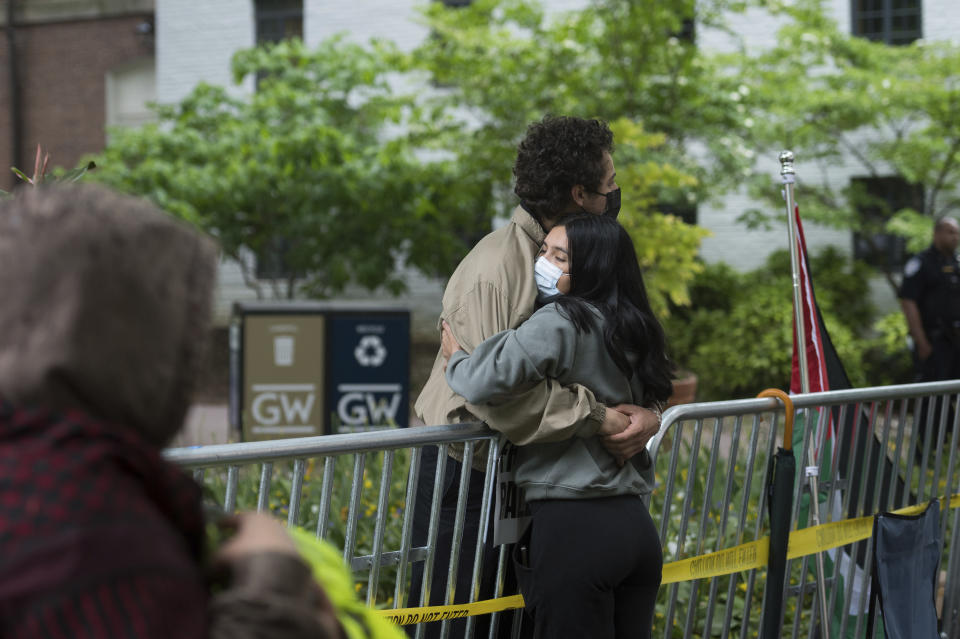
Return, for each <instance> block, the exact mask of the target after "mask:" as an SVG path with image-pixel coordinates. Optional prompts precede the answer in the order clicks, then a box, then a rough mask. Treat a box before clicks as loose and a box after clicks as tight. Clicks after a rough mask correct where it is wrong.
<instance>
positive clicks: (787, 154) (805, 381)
mask: <svg viewBox="0 0 960 639" xmlns="http://www.w3.org/2000/svg"><path fill="white" fill-rule="evenodd" d="M779 159H780V179H781V180H782V182H783V199H784V200H785V201H786V205H787V235H788V239H789V244H790V272H791V274H792V276H793V322H794V327H795V329H796V336H797V339H799V340H800V347H799V348H798V353H797V362H798V363H799V365H800V392H802V393H809V392H810V374H809V372H808V365H807V332H806V326H805V321H804V317H803V297H802V295H801V292H800V252H799V251H798V250H797V221H796V217H795V215H796V214H795V211H796V204H795V203H794V198H793V188H794V183H795V182H796V171H795V170H794V168H793V160H794V156H793V152H792V151H782V152H781V153H780V157H779ZM807 413H808V414H807V415H804V417H805V419H804V424H805V425H806V427H807V428H809V427H810V419H809V417H810V416H809V411H807ZM813 454H814V453H813V447H812V446H808V447H807V466H806V468H805V469H804V470H805V475H806V477H807V483H808V484H809V487H810V505H811V512H812V514H813V525H814V526H819V525H820V488H819V474H820V469H819V467H818V466H817V465H816V461H815V460H814V458H813ZM816 562H817V581H818V584H817V585H818V594H819V599H820V617H821V620H822V621H821V628H822V636H823V638H824V639H830V616H829V614H828V613H827V582H826V570H825V569H824V565H823V553H820V552H818V553H817V557H816ZM802 590H803V589H802V588H801V592H802Z"/></svg>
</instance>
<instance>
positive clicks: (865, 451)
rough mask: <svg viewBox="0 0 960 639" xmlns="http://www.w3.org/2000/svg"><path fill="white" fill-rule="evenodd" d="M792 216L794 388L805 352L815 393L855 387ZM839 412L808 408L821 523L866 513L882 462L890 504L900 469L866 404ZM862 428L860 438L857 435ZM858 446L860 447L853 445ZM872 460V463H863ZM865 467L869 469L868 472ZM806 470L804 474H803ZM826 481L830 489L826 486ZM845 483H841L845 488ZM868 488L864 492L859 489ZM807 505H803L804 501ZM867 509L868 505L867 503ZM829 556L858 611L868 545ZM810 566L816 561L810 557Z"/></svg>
mask: <svg viewBox="0 0 960 639" xmlns="http://www.w3.org/2000/svg"><path fill="white" fill-rule="evenodd" d="M793 214H794V219H795V222H796V228H797V247H796V248H797V251H798V255H799V260H798V261H799V267H800V272H799V273H798V274H797V275H798V278H799V285H800V299H801V305H802V312H803V319H804V322H803V324H804V335H803V339H798V335H797V330H796V325H794V335H793V366H792V370H791V377H790V392H791V393H800V392H801V389H802V384H801V375H800V363H799V358H800V357H801V356H803V357H806V361H807V374H808V375H809V378H810V379H809V392H811V393H816V392H821V391H829V390H842V389H847V388H851V385H850V379H849V378H848V377H847V372H846V370H844V367H843V363H842V362H841V361H840V358H839V357H838V356H837V351H836V349H835V348H834V347H833V343H832V342H831V341H830V334H829V333H828V332H827V328H826V325H825V324H824V321H823V315H822V314H821V313H820V308H819V307H818V306H817V301H816V296H815V294H814V288H813V279H812V276H811V273H810V261H809V259H808V256H807V247H806V240H805V238H804V234H803V224H802V223H801V221H800V208H799V206H797V207H795V208H794V211H793ZM840 415H841V411H840V408H839V407H835V408H833V409H831V410H828V411H820V412H819V413H817V412H815V411H811V412H810V419H811V421H814V420H815V427H816V430H815V432H814V433H813V441H812V446H813V451H814V456H813V459H814V463H816V464H817V466H818V467H819V470H820V473H819V477H820V487H821V490H820V495H819V501H820V503H821V506H820V517H821V520H822V521H823V522H826V521H837V520H841V519H846V518H851V517H858V516H861V515H863V514H867V513H860V512H857V510H858V507H859V505H860V504H868V505H870V504H873V503H874V498H875V491H876V490H877V488H878V486H877V483H876V482H874V481H869V480H868V478H875V477H878V472H877V471H878V470H879V469H878V468H877V465H878V464H881V463H882V464H884V468H883V469H882V470H880V473H881V475H879V476H882V477H883V481H881V482H878V483H879V489H880V491H881V492H880V495H879V502H878V503H880V504H884V503H888V502H887V495H888V493H889V486H890V481H889V478H890V477H891V476H892V475H893V474H896V468H895V467H894V466H893V464H891V463H890V461H889V460H888V459H887V456H886V455H885V454H884V451H883V450H882V449H881V445H880V442H879V441H877V438H876V437H874V436H873V433H872V432H870V420H869V415H868V413H867V407H864V406H861V405H859V404H856V405H849V406H847V409H846V411H845V413H844V418H843V423H840ZM804 429H805V424H804V421H803V419H802V416H800V417H799V418H798V420H797V422H796V427H795V429H794V448H795V450H797V451H801V450H803V441H804ZM858 432H859V434H860V437H856V435H857V433H858ZM854 446H856V448H857V450H852V449H853V447H854ZM867 460H869V464H868V466H869V467H868V468H866V469H864V465H865V463H866V462H867ZM807 461H808V460H806V459H801V460H799V463H798V464H797V467H798V469H800V468H803V467H804V466H806V465H807ZM864 470H866V472H864ZM802 478H803V475H802V473H801V479H802ZM824 486H827V488H824ZM841 487H843V488H842V489H841ZM842 490H846V491H850V494H849V495H847V497H848V498H849V504H850V506H849V508H848V512H847V513H843V512H841V510H840V508H841V506H840V504H842V503H843V497H844V495H843V494H842ZM904 490H905V486H904V483H903V480H902V479H901V478H900V477H899V475H898V476H897V478H896V482H895V486H894V491H895V493H896V494H895V500H896V501H897V502H899V501H900V498H901V496H902V494H903V491H904ZM830 492H833V493H834V494H833V497H834V499H832V500H831V499H829V498H830ZM861 493H865V494H861ZM801 495H803V497H802V498H801V503H802V507H801V512H800V517H799V520H798V527H801V528H802V527H806V526H808V525H812V524H813V522H812V521H809V519H810V517H809V513H808V512H806V511H808V510H809V495H808V494H803V492H802V491H801ZM803 504H805V506H804V505H803ZM828 504H832V512H827V507H828ZM868 508H869V506H868ZM827 554H828V556H829V561H825V563H826V564H827V566H826V572H827V574H828V575H829V574H831V573H833V574H834V575H835V576H836V577H839V578H840V579H843V580H844V584H843V586H845V585H846V583H845V580H847V579H851V578H852V579H853V580H854V587H853V592H852V597H851V602H850V608H849V610H848V614H853V615H856V614H858V612H859V602H860V601H861V597H860V596H859V593H860V590H861V589H862V588H867V587H868V581H869V579H868V578H867V577H866V576H865V575H864V572H863V561H864V558H865V555H866V544H865V543H861V544H860V548H859V551H858V552H857V557H856V558H852V557H850V555H849V554H848V553H846V552H844V550H843V549H842V548H838V549H835V550H831V551H828V553H827ZM810 565H811V567H812V566H813V565H814V564H813V562H812V561H811V562H810ZM840 586H841V584H835V585H834V586H833V587H831V588H828V591H827V592H828V597H829V592H830V590H831V589H832V588H836V587H840ZM845 590H846V588H845V587H844V588H842V589H841V590H839V591H837V596H836V598H835V602H834V603H835V608H834V611H833V623H831V630H833V629H835V630H836V632H831V634H830V636H831V637H835V636H837V633H838V632H839V629H840V627H841V619H842V615H843V614H844V611H843V598H844V596H843V593H844V592H845ZM846 626H847V636H849V637H852V636H853V632H854V629H855V627H856V624H855V623H853V624H851V623H847V624H846Z"/></svg>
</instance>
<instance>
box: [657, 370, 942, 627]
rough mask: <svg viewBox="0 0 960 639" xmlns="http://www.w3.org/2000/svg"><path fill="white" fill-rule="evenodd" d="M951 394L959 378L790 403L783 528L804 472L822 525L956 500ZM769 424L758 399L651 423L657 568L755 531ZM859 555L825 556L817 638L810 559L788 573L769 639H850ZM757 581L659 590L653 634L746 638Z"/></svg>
mask: <svg viewBox="0 0 960 639" xmlns="http://www.w3.org/2000/svg"><path fill="white" fill-rule="evenodd" d="M958 394H960V380H954V381H950V382H936V383H929V384H909V385H901V386H887V387H876V388H864V389H853V390H843V391H832V392H826V393H811V394H807V395H797V396H794V397H793V398H792V399H793V402H794V408H795V411H796V417H797V422H796V424H795V430H794V452H795V455H796V458H797V468H798V473H797V479H796V481H795V483H794V491H793V493H794V494H793V510H792V516H791V527H790V529H791V530H795V529H797V528H798V527H799V528H804V527H808V526H812V525H813V524H814V522H813V520H812V514H811V510H812V509H811V508H809V502H810V495H809V491H808V489H807V483H806V482H805V480H804V479H805V477H804V476H805V470H806V467H808V466H813V467H816V468H817V469H818V470H819V474H820V497H819V500H820V502H821V503H822V504H823V505H822V507H821V513H820V517H821V522H822V523H828V522H835V521H843V520H847V519H851V518H855V517H861V516H869V515H872V514H874V513H876V512H881V511H889V510H894V509H897V508H901V507H904V506H908V505H913V504H921V503H925V502H926V501H928V500H930V499H931V498H936V497H949V496H950V495H951V494H953V493H956V492H958V490H960V477H958V468H957V462H958V447H960V439H958V430H960V429H958V423H960V422H958V417H960V415H958V411H957V410H956V406H957V400H958ZM782 414H783V405H782V403H781V402H780V401H779V400H777V399H768V398H764V399H748V400H736V401H728V402H715V403H703V404H687V405H683V406H675V407H673V408H671V409H670V410H669V411H667V412H666V413H664V424H663V428H662V429H661V431H660V433H659V434H658V435H657V436H656V437H655V438H654V439H653V440H652V441H651V443H650V445H649V449H650V452H651V455H652V456H653V457H654V459H655V460H656V461H655V464H656V472H657V476H658V478H659V482H658V484H659V486H658V489H657V490H655V491H654V494H653V501H652V504H651V514H652V515H653V517H654V520H655V521H658V522H659V525H660V539H661V542H662V544H663V547H664V562H665V563H669V562H671V561H678V560H681V559H684V558H688V557H696V556H700V555H703V554H706V553H710V552H714V551H718V550H723V549H726V548H730V547H733V546H736V545H739V544H743V543H747V542H751V541H754V540H757V539H760V538H762V537H763V536H764V535H765V534H766V531H767V529H768V525H769V522H768V520H767V519H768V514H767V501H766V498H765V484H766V477H765V473H766V470H767V465H768V463H769V460H770V458H771V457H772V456H773V454H774V452H775V449H776V447H777V446H779V445H780V444H782V439H781V438H782V435H783V427H782V417H781V416H782ZM920 424H923V425H924V427H925V428H921V427H920ZM831 430H832V431H833V432H832V433H831ZM921 430H922V431H923V432H926V433H927V435H926V436H925V437H921V436H920V434H921ZM941 521H942V532H943V539H944V543H943V548H942V557H943V559H942V563H941V582H942V583H943V593H942V596H941V605H942V615H941V617H942V626H943V632H944V633H945V634H944V636H949V637H953V636H957V635H958V633H960V575H958V573H960V556H958V554H960V526H958V522H960V520H958V513H957V511H949V510H944V511H943V514H942V518H941ZM871 551H872V539H866V540H863V541H860V542H857V543H855V544H850V545H847V546H842V547H840V548H837V549H836V550H833V551H830V552H828V553H826V554H827V555H828V559H829V561H827V562H826V563H827V564H828V566H829V568H828V569H827V570H825V576H826V579H825V581H826V582H827V583H826V586H827V587H826V600H827V602H828V606H827V609H828V610H829V611H839V614H835V615H834V617H833V619H831V620H830V621H829V622H828V624H826V625H827V626H828V627H827V628H826V629H825V628H824V627H823V626H824V624H823V623H822V620H821V619H820V618H819V601H818V598H817V597H818V594H817V587H816V586H817V584H816V580H817V574H816V571H815V570H814V566H815V562H814V557H812V556H804V557H802V559H799V560H794V561H791V562H788V565H787V575H788V579H789V582H788V587H787V589H786V593H785V594H784V598H785V605H784V607H783V609H784V612H783V615H784V618H783V620H782V623H781V625H782V626H783V636H785V637H786V636H790V637H792V638H793V639H797V638H798V637H808V638H812V637H815V636H818V637H822V636H825V634H826V633H825V632H824V630H827V631H828V632H829V636H830V637H846V636H857V637H861V636H863V632H864V631H865V629H866V615H867V610H868V604H869V601H868V591H869V580H870V570H871V556H872V552H871ZM758 573H759V574H758ZM764 577H765V569H759V570H757V569H752V570H749V571H745V572H738V573H734V574H732V575H725V576H720V577H713V578H709V579H699V580H694V581H689V582H684V583H674V584H669V585H665V586H663V587H662V588H661V592H660V601H659V606H658V612H657V618H656V620H655V624H654V626H655V627H654V631H655V634H656V635H657V636H662V637H685V638H686V637H708V636H709V637H739V638H740V639H745V638H746V637H753V636H756V634H755V633H756V632H757V631H758V629H759V628H760V627H761V624H762V621H763V601H764V598H765V597H767V596H772V594H771V593H767V592H765V585H766V583H765V579H764ZM837 577H840V578H837ZM831 614H833V612H831ZM851 630H852V631H853V634H852V635H849V634H848V633H849V632H850V631H851Z"/></svg>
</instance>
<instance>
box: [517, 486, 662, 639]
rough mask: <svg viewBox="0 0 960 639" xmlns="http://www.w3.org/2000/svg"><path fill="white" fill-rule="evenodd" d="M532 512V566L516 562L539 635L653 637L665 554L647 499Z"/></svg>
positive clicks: (563, 503)
mask: <svg viewBox="0 0 960 639" xmlns="http://www.w3.org/2000/svg"><path fill="white" fill-rule="evenodd" d="M530 510H531V512H532V513H533V525H532V526H531V529H530V544H529V565H528V566H517V579H518V581H519V582H520V590H521V592H522V593H523V598H524V600H525V601H526V611H527V613H528V614H530V615H531V616H532V617H533V622H534V636H535V637H536V638H537V639H540V638H543V639H547V638H549V639H564V638H566V637H569V638H570V639H582V638H584V637H590V639H628V638H629V639H644V638H647V637H650V634H651V632H652V627H653V612H654V605H655V603H656V598H657V590H658V589H659V588H660V578H661V572H662V568H663V556H662V552H661V548H660V539H659V537H658V535H657V529H656V527H655V526H654V524H653V520H652V519H651V518H650V513H649V512H647V508H646V506H644V505H643V502H641V501H640V498H639V497H636V496H624V497H608V498H604V499H584V500H543V501H533V502H530ZM521 551H522V548H521ZM514 556H515V557H516V558H521V555H520V553H519V552H518V553H515V554H514Z"/></svg>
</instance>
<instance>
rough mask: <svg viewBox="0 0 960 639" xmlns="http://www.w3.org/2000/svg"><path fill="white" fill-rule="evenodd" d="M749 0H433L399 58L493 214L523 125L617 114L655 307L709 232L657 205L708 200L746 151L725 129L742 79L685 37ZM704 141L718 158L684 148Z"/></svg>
mask: <svg viewBox="0 0 960 639" xmlns="http://www.w3.org/2000/svg"><path fill="white" fill-rule="evenodd" d="M741 4H742V3H739V2H729V1H726V0H708V1H707V2H694V1H693V0H681V1H678V2H670V3H664V2H658V1H656V0H641V1H639V2H619V1H615V0H597V1H595V2H592V3H590V4H589V5H588V6H587V7H586V8H584V9H582V10H579V11H572V12H552V13H551V14H550V16H551V17H549V18H548V15H547V13H546V12H545V11H544V9H543V6H542V5H541V4H540V3H538V2H536V1H534V0H477V1H475V2H473V3H471V4H470V6H468V7H464V8H458V9H449V8H446V7H444V6H443V5H442V3H427V4H426V5H425V9H424V14H423V15H424V18H423V19H424V22H425V23H426V24H427V26H429V28H430V29H431V33H432V37H430V38H428V39H427V40H426V42H425V43H424V44H423V45H422V46H421V47H419V48H418V49H417V50H415V51H413V52H412V53H411V54H410V55H409V56H407V57H406V58H405V60H404V62H405V65H406V66H405V68H408V69H418V70H422V71H425V72H426V73H427V74H428V75H429V78H430V79H431V80H432V81H433V82H434V84H435V85H436V86H437V87H438V90H437V91H435V92H433V93H431V94H429V95H425V96H423V98H422V99H423V103H424V104H426V105H431V107H432V108H433V109H434V110H435V112H436V113H445V114H448V115H447V119H446V120H444V126H443V127H442V129H441V130H442V131H443V137H444V139H443V140H442V141H440V142H439V143H440V144H441V145H442V146H443V147H444V148H447V149H449V150H451V152H452V153H453V155H454V157H455V162H456V163H457V164H458V165H459V166H462V167H464V169H465V170H464V174H465V175H468V176H474V180H476V183H477V184H478V185H484V184H485V185H486V186H485V187H484V186H478V187H477V188H479V189H480V190H484V189H485V190H486V191H487V192H489V193H492V194H494V197H492V198H490V199H489V200H488V201H487V205H488V209H487V210H486V211H485V214H486V215H487V216H492V215H496V214H502V212H503V210H504V209H505V207H506V203H507V202H508V201H510V199H511V197H512V196H511V195H510V191H509V186H510V167H511V165H512V163H513V160H514V157H515V154H516V145H517V142H518V141H519V139H520V137H521V136H522V135H523V132H524V130H525V128H526V126H527V125H528V124H529V123H530V122H531V121H534V120H539V119H541V118H542V117H543V116H544V115H546V114H551V113H552V114H566V115H575V116H581V117H599V118H602V119H605V120H607V121H609V122H611V123H612V126H613V129H614V131H615V135H616V143H617V150H616V152H615V154H614V159H615V162H616V167H617V174H618V181H619V182H620V184H621V188H622V189H623V193H624V198H623V202H624V208H623V211H624V212H623V213H621V218H620V219H621V220H622V221H623V224H624V226H625V227H626V228H627V229H628V231H630V233H631V235H632V237H633V238H634V239H635V242H636V247H637V250H638V253H639V255H640V259H641V261H642V262H643V264H644V266H645V268H647V272H648V273H649V274H650V277H649V278H648V281H647V284H648V287H649V288H650V289H651V297H652V298H653V301H654V304H655V305H656V307H657V309H658V310H659V311H661V312H665V311H666V310H667V308H668V304H667V302H670V303H672V304H684V303H686V302H687V300H688V294H687V290H686V287H687V284H688V283H689V281H690V279H691V277H692V276H693V275H694V274H696V273H697V272H698V270H699V268H700V267H699V265H697V264H696V262H695V260H694V258H695V256H696V253H697V251H698V249H699V243H700V239H701V238H702V237H703V236H704V235H705V232H704V231H703V230H701V229H695V228H691V227H689V226H688V225H685V224H683V223H682V222H681V221H680V220H679V219H677V218H674V217H668V216H664V215H663V214H662V211H663V210H665V209H667V210H669V209H673V210H676V209H678V208H686V207H689V206H695V205H697V204H698V203H703V202H706V201H707V200H708V199H709V198H710V197H714V196H717V195H719V194H720V193H721V192H722V191H723V190H724V189H725V188H727V187H730V186H733V185H734V184H736V183H737V181H738V180H739V177H740V176H741V175H743V173H744V171H745V170H746V166H747V165H748V164H749V162H750V161H751V157H750V152H749V151H747V150H746V149H745V147H744V146H743V145H742V144H740V143H738V142H735V141H731V139H730V135H729V134H730V131H732V130H735V129H736V128H737V127H738V126H739V124H738V123H737V121H738V120H739V117H740V116H739V112H738V110H737V108H736V105H737V103H738V101H739V100H740V93H739V92H738V91H739V88H740V86H741V85H740V81H739V80H738V79H736V78H733V77H731V76H730V75H729V74H725V73H722V72H721V70H720V68H719V67H718V66H717V65H716V64H715V63H714V62H713V61H712V59H711V58H710V57H709V56H708V55H706V54H705V53H704V52H703V51H701V50H700V49H698V48H697V47H696V46H693V42H692V41H691V40H690V39H688V38H686V37H685V36H684V34H683V30H684V22H685V20H687V19H690V18H693V16H694V14H695V13H696V18H697V25H698V27H697V28H701V27H703V26H705V25H719V24H720V21H721V16H722V14H723V13H724V12H725V11H729V10H736V9H738V8H740V6H741ZM694 141H696V142H697V143H699V144H700V145H701V147H702V148H703V149H706V151H707V152H708V153H709V157H710V161H709V162H704V161H703V157H702V154H701V156H698V157H694V156H693V155H692V154H691V153H690V150H689V147H690V146H691V143H692V142H694Z"/></svg>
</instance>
